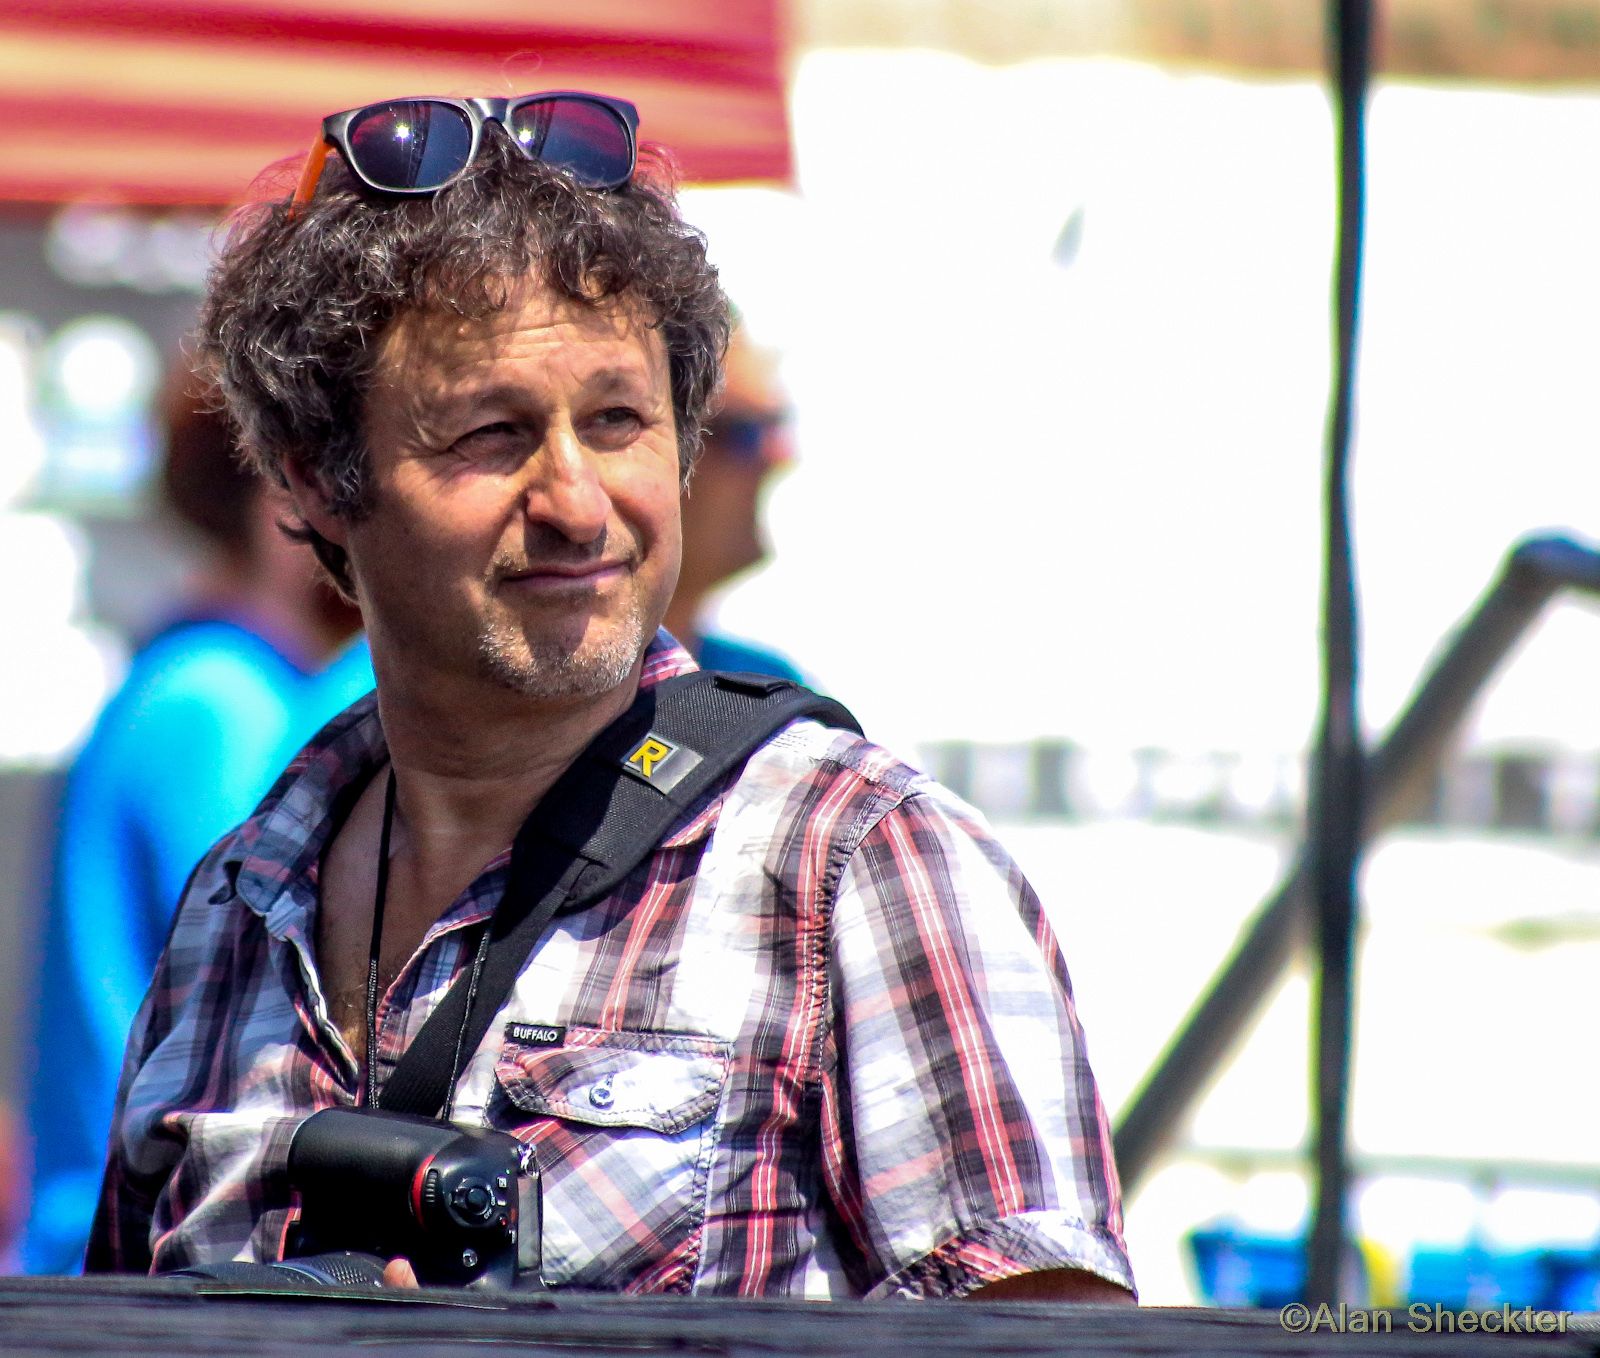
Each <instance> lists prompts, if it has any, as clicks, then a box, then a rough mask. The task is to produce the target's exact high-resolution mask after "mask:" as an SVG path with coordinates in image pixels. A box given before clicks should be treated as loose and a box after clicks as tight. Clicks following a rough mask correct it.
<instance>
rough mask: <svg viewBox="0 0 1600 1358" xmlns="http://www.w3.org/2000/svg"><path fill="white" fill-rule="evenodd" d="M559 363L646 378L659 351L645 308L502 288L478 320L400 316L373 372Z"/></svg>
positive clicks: (530, 284)
mask: <svg viewBox="0 0 1600 1358" xmlns="http://www.w3.org/2000/svg"><path fill="white" fill-rule="evenodd" d="M519 356H535V357H547V358H550V359H552V360H553V359H557V358H558V359H559V360H560V361H561V362H562V363H564V364H569V365H573V366H577V367H581V368H596V369H601V368H603V369H608V370H615V369H617V368H618V367H619V366H621V367H623V368H626V367H629V366H633V365H638V366H639V367H641V368H642V369H646V370H653V369H654V368H656V367H657V366H658V364H659V363H660V362H661V361H662V360H663V359H664V357H665V343H664V341H663V339H662V337H661V333H660V330H659V328H658V327H657V326H656V325H654V324H653V323H652V319H651V317H650V315H649V314H648V312H647V310H646V308H645V307H644V305H643V304H642V303H641V302H640V301H639V300H638V299H637V298H634V297H632V296H630V295H628V294H624V295H622V296H620V297H603V298H599V299H596V300H594V301H589V300H584V299H578V298H573V297H568V296H565V295H563V294H560V293H557V292H554V291H553V290H552V289H550V288H549V287H548V286H546V285H545V284H544V283H543V282H541V281H539V280H537V279H528V280H524V281H522V282H520V283H518V284H516V285H514V286H511V287H508V288H507V291H506V297H505V302H504V304H503V305H502V306H500V307H498V308H497V309H495V310H494V311H492V312H490V313H488V314H486V315H482V316H462V315H460V314H459V313H455V312H443V311H434V310H426V311H425V310H412V311H406V312H402V313H401V314H400V316H399V317H398V318H397V319H396V320H395V321H394V322H393V323H392V324H391V325H390V326H389V328H388V329H387V330H386V331H385V332H384V335H383V338H382V340H381V341H380V368H382V367H385V366H387V367H389V368H390V369H391V373H393V372H394V370H395V369H396V368H398V369H400V370H403V371H404V372H405V374H406V377H407V379H408V380H409V379H413V378H415V377H418V376H421V375H422V374H421V373H419V371H418V369H419V367H420V368H421V369H424V370H442V371H450V370H454V369H460V368H466V367H474V366H478V365H481V364H484V363H491V362H493V361H494V360H496V359H498V358H502V357H509V358H515V357H519Z"/></svg>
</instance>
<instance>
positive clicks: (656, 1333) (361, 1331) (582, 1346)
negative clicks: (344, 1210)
mask: <svg viewBox="0 0 1600 1358" xmlns="http://www.w3.org/2000/svg"><path fill="white" fill-rule="evenodd" d="M363 1350H366V1351H374V1350H376V1351H381V1352H382V1353H384V1354H397V1355H402V1358H434V1356H435V1355H437V1356H439V1358H442V1356H443V1355H446V1354H458V1355H472V1356H474V1358H477V1356H487V1355H493V1358H502V1356H505V1358H511V1355H528V1356H529V1358H532V1356H534V1355H538V1356H539V1358H573V1355H577V1354H586V1355H589V1354H592V1355H599V1356H600V1358H610V1356H611V1355H619V1356H621V1355H626V1358H641V1356H642V1355H651V1354H671V1355H701V1356H702V1358H714V1356H715V1355H729V1356H730V1358H833V1356H834V1355H843V1354H862V1353H870V1354H888V1355H908V1358H947V1356H949V1358H954V1356H955V1355H971V1354H980V1355H984V1358H1012V1356H1013V1355H1015V1356H1016V1358H1025V1356H1027V1355H1037V1354H1068V1353H1082V1354H1149V1355H1157V1354H1186V1355H1191V1354H1192V1355H1202V1356H1206V1355H1218V1358H1220V1356H1221V1355H1228V1358H1235V1356H1236V1355H1256V1354H1334V1353H1337V1354H1395V1355H1400V1354H1424V1353H1425V1354H1437V1355H1443V1354H1452V1355H1457V1354H1459V1355H1464V1356H1466V1358H1470V1356H1471V1355H1474V1354H1490V1353H1493V1354H1497V1355H1502V1356H1503V1355H1510V1354H1529V1355H1539V1356H1540V1358H1557V1356H1558V1355H1579V1354H1582V1355H1600V1317H1595V1316H1588V1317H1584V1316H1578V1317H1574V1318H1573V1319H1572V1320H1571V1321H1570V1322H1569V1328H1568V1332H1567V1333H1566V1334H1551V1335H1537V1334H1536V1335H1499V1334H1493V1335H1485V1334H1459V1333H1458V1334H1453V1335H1452V1334H1441V1333H1410V1332H1408V1331H1407V1329H1406V1317H1405V1313H1404V1312H1399V1313H1396V1314H1395V1318H1394V1332H1393V1333H1390V1334H1386V1335H1383V1334H1376V1335H1375V1334H1365V1335H1363V1334H1351V1333H1315V1334H1310V1335H1300V1336H1296V1335H1290V1334H1287V1333H1286V1332H1285V1331H1284V1329H1283V1327H1282V1326H1281V1325H1280V1323H1279V1319H1278V1315H1277V1313H1276V1312H1263V1311H1204V1310H1169V1309H1156V1308H1151V1309H1144V1310H1135V1309H1133V1308H1128V1307H1065V1306H1046V1305H1034V1304H1023V1303H1011V1304H989V1305H983V1304H979V1303H972V1302H921V1303H918V1302H876V1303H874V1302H866V1303H859V1302H850V1303H833V1304H826V1305H824V1304H818V1303H806V1302H762V1301H721V1300H702V1299H698V1298H687V1297H685V1298H678V1297H638V1298H613V1297H599V1296H562V1297H560V1298H557V1299H545V1298H540V1297H527V1296H510V1297H506V1296H498V1297H479V1298H472V1299H470V1300H469V1299H468V1298H467V1297H466V1296H465V1295H464V1294H460V1293H450V1294H444V1293H413V1294H410V1295H409V1296H408V1295H406V1294H402V1293H373V1294H371V1295H368V1296H362V1297H357V1296H355V1295H354V1294H351V1293H347V1292H332V1291H330V1292H328V1293H326V1294H321V1295H318V1296H315V1297H307V1296H294V1295H284V1296H271V1297H266V1296H238V1295H233V1296H220V1295H213V1294H208V1293H206V1292H205V1291H203V1290H200V1289H197V1288H196V1287H194V1286H193V1285H191V1284H184V1283H177V1282H165V1281H151V1280H148V1279H144V1278H94V1279H84V1278H6V1279H0V1353H4V1354H6V1355H8V1358H11V1356H15V1358H32V1356H33V1355H39V1356H40V1358H45V1356H46V1355H48V1356H49V1358H60V1356H61V1355H81V1354H107V1355H115V1358H141V1356H142V1355H155V1354H160V1355H163V1356H165V1355H173V1358H190V1355H208V1356H209V1355H217V1356H218V1358H223V1356H225V1358H257V1356H258V1355H259V1356H261V1358H330V1356H331V1355H334V1354H341V1353H349V1352H360V1351H363Z"/></svg>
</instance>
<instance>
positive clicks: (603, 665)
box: [478, 607, 646, 702]
mask: <svg viewBox="0 0 1600 1358" xmlns="http://www.w3.org/2000/svg"><path fill="white" fill-rule="evenodd" d="M645 641H646V638H645V635H644V620H643V619H642V618H641V617H640V616H639V610H638V608H637V607H632V608H629V609H628V611H627V614H626V616H624V617H622V618H620V619H618V622H617V625H616V626H614V627H612V628H609V629H608V630H607V632H606V633H605V635H604V636H602V637H601V638H600V639H598V640H597V641H596V642H595V643H594V644H593V645H592V646H583V645H580V646H579V647H578V648H577V649H576V650H572V649H568V648H567V647H565V646H563V645H561V644H559V643H557V642H553V641H548V640H541V639H540V638H538V637H533V636H529V635H528V634H527V633H526V632H524V631H523V630H522V629H521V628H519V627H516V626H514V625H512V624H509V623H505V622H491V623H489V624H487V625H486V626H485V627H484V629H483V631H482V632H481V633H480V634H479V636H478V668H479V671H480V673H482V675H483V677H484V678H486V679H488V680H490V681H491V682H492V683H496V684H498V685H500V686H501V687H502V688H506V689H509V690H510V691H511V692H513V693H517V694H520V695H521V696H522V697H524V698H536V699H539V700H541V701H545V702H553V701H559V700H562V699H568V698H597V697H599V696H600V695H601V694H602V693H609V692H610V691H611V690H612V689H614V688H616V687H618V686H619V685H620V684H622V683H623V682H624V681H625V680H626V679H627V678H628V676H629V675H630V674H631V673H632V672H633V667H634V665H635V664H636V663H638V660H639V657H640V655H641V654H643V652H644V647H645Z"/></svg>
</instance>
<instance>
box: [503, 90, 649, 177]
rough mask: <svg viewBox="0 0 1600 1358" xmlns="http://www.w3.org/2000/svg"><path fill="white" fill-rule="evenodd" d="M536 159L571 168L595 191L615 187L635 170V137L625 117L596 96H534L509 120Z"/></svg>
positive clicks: (519, 140) (512, 133)
mask: <svg viewBox="0 0 1600 1358" xmlns="http://www.w3.org/2000/svg"><path fill="white" fill-rule="evenodd" d="M506 125H507V127H508V128H509V130H510V132H511V135H512V136H513V137H514V138H516V142H517V145H518V146H520V147H521V148H522V149H523V151H524V152H526V153H527V154H528V155H529V156H531V157H532V158H533V159H534V160H539V161H543V162H544V163H545V164H546V165H553V166H554V167H555V168H556V169H558V170H566V171H568V172H569V173H570V174H571V175H572V177H573V178H574V179H576V180H577V181H578V182H579V183H580V184H583V185H586V186H587V187H589V188H592V189H610V188H616V187H617V186H618V185H619V184H625V183H627V182H628V176H629V175H631V174H632V173H633V140H632V138H631V137H630V135H629V133H628V125H627V123H625V122H624V121H623V120H622V115H621V114H619V113H617V112H616V111H615V110H614V109H610V108H607V107H606V106H605V105H604V104H597V103H595V102H594V101H593V100H591V99H571V98H565V97H561V98H555V99H534V100H530V101H529V102H527V103H525V104H519V105H518V106H517V107H516V108H515V109H513V110H512V111H511V113H510V114H509V115H508V116H507V118H506Z"/></svg>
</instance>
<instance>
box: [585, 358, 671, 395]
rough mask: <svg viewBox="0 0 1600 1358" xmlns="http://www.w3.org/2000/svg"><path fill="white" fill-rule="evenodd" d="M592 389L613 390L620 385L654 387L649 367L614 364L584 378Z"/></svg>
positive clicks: (587, 385)
mask: <svg viewBox="0 0 1600 1358" xmlns="http://www.w3.org/2000/svg"><path fill="white" fill-rule="evenodd" d="M583 384H584V386H585V387H587V388H589V389H590V390H591V391H612V390H614V389H616V388H618V387H629V388H632V387H652V386H653V385H654V382H653V379H652V375H651V373H650V371H649V369H647V368H645V367H644V366H643V365H640V364H612V365H608V366H606V367H604V368H598V369H596V370H595V371H594V372H592V373H590V374H589V376H588V377H587V378H585V379H584V383H583Z"/></svg>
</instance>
